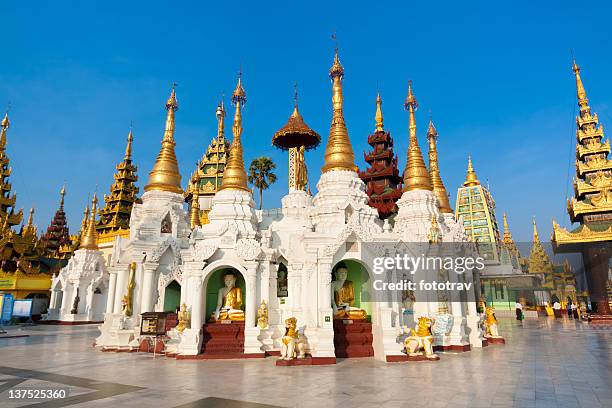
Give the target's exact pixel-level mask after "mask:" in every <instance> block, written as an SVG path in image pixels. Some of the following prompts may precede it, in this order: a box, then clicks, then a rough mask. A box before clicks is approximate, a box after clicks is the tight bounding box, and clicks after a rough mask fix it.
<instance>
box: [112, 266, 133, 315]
mask: <svg viewBox="0 0 612 408" xmlns="http://www.w3.org/2000/svg"><path fill="white" fill-rule="evenodd" d="M116 273H117V283H116V284H115V294H114V296H115V298H114V299H113V313H114V314H117V313H121V309H122V308H123V305H122V304H121V301H122V299H123V296H124V291H126V292H127V279H128V273H129V270H128V265H121V266H119V267H117V269H116ZM109 293H110V291H109Z"/></svg>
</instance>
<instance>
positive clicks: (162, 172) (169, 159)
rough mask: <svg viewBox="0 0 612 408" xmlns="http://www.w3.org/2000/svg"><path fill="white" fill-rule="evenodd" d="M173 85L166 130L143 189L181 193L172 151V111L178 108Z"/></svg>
mask: <svg viewBox="0 0 612 408" xmlns="http://www.w3.org/2000/svg"><path fill="white" fill-rule="evenodd" d="M175 86H176V84H175V85H173V86H172V93H171V94H170V98H168V102H167V103H166V109H167V110H168V117H167V118H166V130H165V131H164V138H163V139H162V146H161V150H160V151H159V154H158V155H157V160H156V161H155V165H154V166H153V170H151V172H150V173H149V183H148V184H147V185H146V186H145V188H144V189H145V191H152V190H158V191H168V192H171V193H177V194H183V190H182V189H181V174H180V173H179V168H178V162H177V160H176V154H175V153H174V146H175V145H176V143H175V142H174V112H176V111H177V110H178V102H177V101H176V93H175V91H174V88H175Z"/></svg>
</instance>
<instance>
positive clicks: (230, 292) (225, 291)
mask: <svg viewBox="0 0 612 408" xmlns="http://www.w3.org/2000/svg"><path fill="white" fill-rule="evenodd" d="M223 282H224V283H225V286H224V287H222V288H221V289H219V296H218V298H217V309H216V310H215V319H216V320H233V321H240V322H242V321H244V311H243V310H242V309H241V307H242V290H241V289H240V288H239V287H236V275H234V274H233V273H226V274H225V276H224V277H223Z"/></svg>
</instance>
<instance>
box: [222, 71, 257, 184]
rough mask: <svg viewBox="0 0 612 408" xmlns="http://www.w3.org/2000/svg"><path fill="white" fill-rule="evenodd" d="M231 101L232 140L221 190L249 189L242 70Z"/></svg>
mask: <svg viewBox="0 0 612 408" xmlns="http://www.w3.org/2000/svg"><path fill="white" fill-rule="evenodd" d="M232 103H233V104H234V106H235V108H236V110H235V112H234V124H233V126H232V133H233V135H234V140H233V142H232V147H231V149H230V153H229V158H228V160H227V164H226V165H225V170H224V172H223V181H222V182H221V190H246V191H250V189H249V187H248V185H247V176H246V171H245V170H244V159H243V148H242V107H243V105H244V104H245V103H246V92H245V91H244V88H243V87H242V72H241V73H240V74H239V75H238V83H237V84H236V89H235V90H234V93H233V94H232Z"/></svg>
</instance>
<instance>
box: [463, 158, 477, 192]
mask: <svg viewBox="0 0 612 408" xmlns="http://www.w3.org/2000/svg"><path fill="white" fill-rule="evenodd" d="M479 184H480V181H478V177H476V172H475V171H474V166H472V156H468V169H467V175H466V176H465V182H464V183H463V185H464V186H465V187H473V186H477V185H479Z"/></svg>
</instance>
